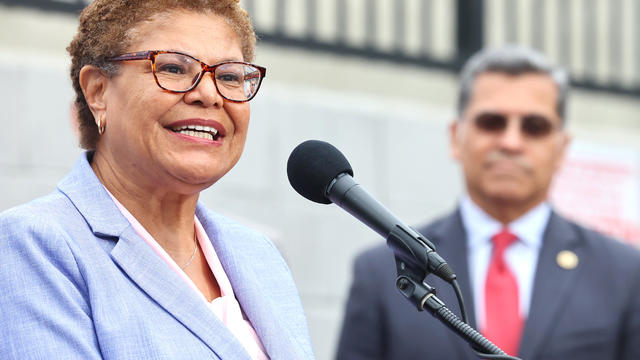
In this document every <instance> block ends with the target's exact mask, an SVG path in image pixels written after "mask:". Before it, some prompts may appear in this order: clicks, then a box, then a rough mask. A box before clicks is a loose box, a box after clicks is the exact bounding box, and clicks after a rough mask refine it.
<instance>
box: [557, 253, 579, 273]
mask: <svg viewBox="0 0 640 360" xmlns="http://www.w3.org/2000/svg"><path fill="white" fill-rule="evenodd" d="M556 262H558V265H559V266H560V267H561V268H563V269H565V270H573V269H575V268H576V266H578V262H579V260H578V255H576V253H574V252H573V251H570V250H562V251H560V252H559V253H558V256H556Z"/></svg>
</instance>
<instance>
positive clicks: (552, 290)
mask: <svg viewBox="0 0 640 360" xmlns="http://www.w3.org/2000/svg"><path fill="white" fill-rule="evenodd" d="M564 250H568V251H571V252H573V253H574V254H575V255H577V256H578V258H581V259H582V258H584V255H585V251H586V248H585V247H584V246H583V242H582V241H581V236H580V233H579V231H578V230H577V227H576V226H575V225H573V224H572V223H570V222H569V221H567V220H565V219H564V218H562V217H560V216H558V215H557V214H556V213H555V212H552V213H551V216H550V217H549V224H548V225H547V229H546V231H545V235H544V239H543V244H542V248H541V250H540V255H539V258H538V265H537V268H536V274H535V279H534V284H533V292H532V298H531V308H530V309H529V316H528V318H527V320H526V322H525V327H524V331H523V334H522V342H521V345H520V351H519V355H520V357H521V358H523V359H533V358H535V356H536V353H537V351H539V350H540V349H542V348H543V346H544V342H545V341H546V340H547V339H548V336H549V334H550V333H551V331H550V330H551V329H552V328H553V326H555V325H556V324H557V322H556V321H554V319H556V318H557V316H558V314H559V312H561V311H562V309H563V307H564V306H566V303H567V302H566V298H567V297H568V296H569V295H570V294H571V291H572V289H573V288H574V286H575V283H576V277H577V276H578V274H580V272H581V271H582V268H581V266H580V264H578V266H577V267H576V268H573V269H564V268H562V267H560V266H559V265H558V260H557V257H558V254H559V253H560V252H561V251H564Z"/></svg>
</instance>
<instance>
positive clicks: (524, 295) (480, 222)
mask: <svg viewBox="0 0 640 360" xmlns="http://www.w3.org/2000/svg"><path fill="white" fill-rule="evenodd" d="M460 214H461V216H462V223H463V225H464V227H465V230H466V233H467V253H468V257H469V258H468V261H469V275H470V279H471V290H472V293H473V301H474V305H475V306H474V309H475V313H476V325H477V328H478V329H479V330H482V329H484V325H485V308H484V305H485V304H484V285H485V280H486V278H487V271H488V269H489V262H490V260H491V249H492V243H491V237H493V236H494V235H495V234H497V233H499V232H500V230H502V228H503V227H504V226H503V225H502V224H501V223H500V222H499V221H497V220H495V219H493V218H492V217H491V216H489V215H488V214H487V213H486V212H484V210H482V209H481V208H480V207H479V206H478V205H476V204H475V203H474V202H473V201H472V200H471V198H470V197H469V196H468V195H467V196H465V197H463V198H462V200H461V201H460ZM550 215H551V207H550V206H549V204H548V203H546V202H544V203H542V204H540V205H538V206H536V207H535V208H533V209H531V210H530V211H529V212H527V213H526V214H524V215H523V216H521V217H520V218H518V219H516V220H515V221H513V222H511V223H510V224H508V225H507V228H508V229H509V231H511V232H512V233H513V234H514V235H516V236H517V237H518V240H517V241H516V242H515V243H513V244H512V245H511V246H509V247H508V248H507V249H506V251H505V255H504V256H505V258H506V259H505V260H506V262H507V265H508V266H509V268H510V269H511V271H512V272H513V274H514V275H515V277H516V280H517V282H518V297H519V300H520V314H521V315H522V318H523V319H526V318H527V315H528V314H529V305H530V303H531V292H532V290H533V279H534V276H535V272H536V265H537V263H538V254H539V252H540V247H541V246H542V237H543V235H544V231H545V229H546V228H547V223H548V221H549V216H550Z"/></svg>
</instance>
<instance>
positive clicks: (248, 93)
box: [155, 53, 261, 101]
mask: <svg viewBox="0 0 640 360" xmlns="http://www.w3.org/2000/svg"><path fill="white" fill-rule="evenodd" d="M201 75H202V65H201V64H200V62H199V61H197V60H196V59H194V58H192V57H189V56H186V55H182V54H173V53H160V54H157V55H156V58H155V76H156V79H157V80H158V84H160V86H161V87H163V88H165V89H167V90H171V91H179V92H184V91H187V90H190V89H191V88H192V87H193V85H194V84H195V83H197V82H198V80H199V79H200V77H201ZM213 75H214V78H215V82H216V87H217V88H218V91H219V92H220V94H221V95H222V96H224V97H225V98H227V99H230V100H236V101H245V100H249V99H251V98H252V97H253V96H254V95H255V93H256V92H257V91H258V86H259V84H260V77H261V74H260V70H258V69H257V68H256V67H254V66H251V65H247V64H239V63H228V64H221V65H219V66H217V67H216V68H215V71H214V74H213Z"/></svg>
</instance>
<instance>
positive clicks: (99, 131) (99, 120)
mask: <svg viewBox="0 0 640 360" xmlns="http://www.w3.org/2000/svg"><path fill="white" fill-rule="evenodd" d="M104 127H105V124H103V123H102V117H99V118H98V135H102V134H104Z"/></svg>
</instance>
